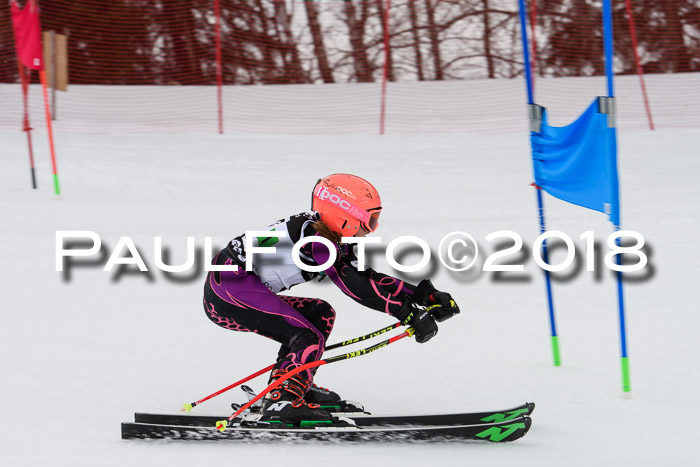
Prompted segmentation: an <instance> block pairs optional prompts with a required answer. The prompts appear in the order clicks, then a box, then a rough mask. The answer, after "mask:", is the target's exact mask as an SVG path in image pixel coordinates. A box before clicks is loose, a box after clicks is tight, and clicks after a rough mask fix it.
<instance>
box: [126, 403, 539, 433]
mask: <svg viewBox="0 0 700 467" xmlns="http://www.w3.org/2000/svg"><path fill="white" fill-rule="evenodd" d="M534 410H535V403H534V402H527V403H525V404H523V405H520V406H518V407H513V408H511V409H507V410H494V411H490V412H467V413H453V414H427V415H369V414H363V413H336V414H335V415H337V416H341V417H349V418H352V419H353V420H354V421H355V424H356V425H357V426H362V427H370V426H387V425H391V426H402V425H475V424H478V423H494V422H505V421H509V420H513V419H515V418H517V417H519V416H522V415H530V414H532V412H533V411H534ZM226 418H228V417H227V416H208V415H184V414H179V415H170V414H152V413H139V412H137V413H135V414H134V420H135V421H136V423H151V424H155V425H177V426H201V427H212V426H215V425H216V422H217V421H219V420H225V419H226Z"/></svg>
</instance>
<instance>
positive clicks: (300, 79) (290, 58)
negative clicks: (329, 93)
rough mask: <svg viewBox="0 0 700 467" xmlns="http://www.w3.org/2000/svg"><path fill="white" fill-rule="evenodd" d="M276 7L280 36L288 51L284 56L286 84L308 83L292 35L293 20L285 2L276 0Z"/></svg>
mask: <svg viewBox="0 0 700 467" xmlns="http://www.w3.org/2000/svg"><path fill="white" fill-rule="evenodd" d="M273 3H274V5H275V18H276V19H277V25H278V28H281V30H279V29H278V35H279V37H280V39H281V42H282V43H283V44H284V45H285V47H286V50H285V51H284V53H283V54H282V56H283V57H284V65H285V75H286V77H287V79H285V82H288V83H308V81H309V80H308V79H307V76H306V73H305V72H304V68H303V67H302V66H301V58H300V57H299V50H298V49H297V45H296V42H295V41H294V34H292V25H291V24H290V23H291V18H290V17H289V14H288V13H287V7H286V5H285V3H284V1H283V0H274V2H273Z"/></svg>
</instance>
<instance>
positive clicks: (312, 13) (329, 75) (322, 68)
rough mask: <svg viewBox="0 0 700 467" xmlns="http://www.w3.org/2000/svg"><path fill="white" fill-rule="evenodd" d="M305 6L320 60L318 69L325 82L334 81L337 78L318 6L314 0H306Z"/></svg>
mask: <svg viewBox="0 0 700 467" xmlns="http://www.w3.org/2000/svg"><path fill="white" fill-rule="evenodd" d="M304 6H305V7H306V18H307V20H308V21H309V29H310V30H311V38H312V40H313V44H314V54H315V55H316V60H317V61H318V70H319V72H320V73H321V79H322V80H323V82H324V83H334V82H335V79H333V72H332V71H331V66H330V63H329V62H328V53H327V52H326V46H325V45H324V43H323V31H322V30H321V23H320V22H319V19H318V7H317V5H316V2H315V1H314V0H305V1H304Z"/></svg>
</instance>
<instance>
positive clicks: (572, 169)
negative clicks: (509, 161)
mask: <svg viewBox="0 0 700 467" xmlns="http://www.w3.org/2000/svg"><path fill="white" fill-rule="evenodd" d="M530 140H531V143H532V163H533V166H534V171H535V183H536V184H537V185H538V186H539V187H540V188H542V189H544V190H545V191H546V192H547V193H549V194H550V195H552V196H554V197H555V198H559V199H561V200H564V201H567V202H569V203H573V204H576V205H579V206H583V207H585V208H589V209H593V210H595V211H600V212H604V213H606V214H608V215H609V216H610V221H611V222H612V223H613V224H615V225H616V226H619V225H620V202H619V193H618V191H619V190H618V180H617V141H616V133H615V128H614V126H613V127H611V128H609V127H608V115H607V114H603V113H600V112H599V111H598V99H597V98H596V100H594V101H593V103H592V104H591V105H590V106H589V107H588V109H586V111H585V112H584V113H583V114H582V115H581V116H580V117H579V118H578V119H577V120H576V121H575V122H573V123H571V124H570V125H568V126H565V127H554V126H550V125H549V124H548V123H547V111H546V109H543V112H542V126H541V129H540V132H539V133H538V132H534V131H533V132H531V133H530Z"/></svg>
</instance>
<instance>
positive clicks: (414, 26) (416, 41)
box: [408, 0, 425, 81]
mask: <svg viewBox="0 0 700 467" xmlns="http://www.w3.org/2000/svg"><path fill="white" fill-rule="evenodd" d="M408 14H409V18H410V20H411V33H412V35H413V50H414V52H415V54H416V73H417V74H418V81H424V80H425V76H424V75H423V54H422V53H421V51H420V34H419V33H418V28H419V27H420V26H419V24H418V13H417V12H416V4H415V2H413V0H409V1H408Z"/></svg>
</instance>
